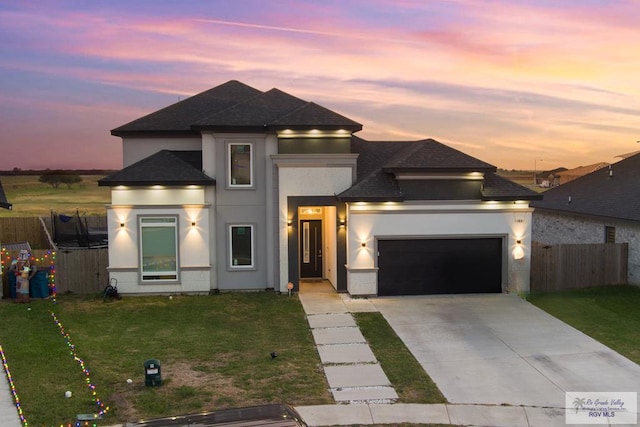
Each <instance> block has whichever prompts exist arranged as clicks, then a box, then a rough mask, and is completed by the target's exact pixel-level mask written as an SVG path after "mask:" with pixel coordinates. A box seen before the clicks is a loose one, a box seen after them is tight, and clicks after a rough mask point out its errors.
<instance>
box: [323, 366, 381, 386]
mask: <svg viewBox="0 0 640 427" xmlns="http://www.w3.org/2000/svg"><path fill="white" fill-rule="evenodd" d="M324 373H325V375H326V376H327V382H328V383H329V387H330V388H332V389H337V388H345V387H372V386H391V384H390V383H389V379H388V378H387V376H386V375H385V373H384V371H383V370H382V368H381V367H380V365H379V364H377V363H375V364H362V365H337V366H325V367H324Z"/></svg>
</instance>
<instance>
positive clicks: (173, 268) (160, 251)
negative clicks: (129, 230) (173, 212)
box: [139, 216, 178, 282]
mask: <svg viewBox="0 0 640 427" xmlns="http://www.w3.org/2000/svg"><path fill="white" fill-rule="evenodd" d="M139 224H140V277H141V280H142V282H158V281H176V280H178V244H177V242H178V218H177V217H175V216H167V217H160V216H157V217H156V216H153V217H140V223H139Z"/></svg>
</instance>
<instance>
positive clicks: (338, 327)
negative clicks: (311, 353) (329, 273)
mask: <svg viewBox="0 0 640 427" xmlns="http://www.w3.org/2000/svg"><path fill="white" fill-rule="evenodd" d="M300 286H301V292H300V301H301V302H302V305H303V307H304V310H305V312H306V313H307V319H308V321H309V326H310V327H311V332H312V334H313V338H314V340H315V343H316V346H317V348H318V354H319V355H320V360H321V361H322V367H323V369H324V373H325V376H326V378H327V382H328V383H329V389H330V390H331V394H332V395H333V398H334V400H335V401H336V402H338V403H391V402H394V401H395V400H396V399H398V395H397V394H396V392H395V390H394V389H393V387H392V386H391V383H390V382H389V379H388V378H387V376H386V375H385V373H384V371H383V370H382V368H381V367H380V364H379V363H378V361H377V360H376V358H375V356H374V355H373V352H372V351H371V349H370V348H369V345H368V344H367V342H366V340H365V339H364V336H362V333H361V332H360V329H359V328H358V327H357V326H356V322H355V320H354V318H353V316H352V315H351V313H350V312H349V309H348V308H347V305H346V304H345V303H344V302H343V300H342V299H341V298H340V297H339V296H338V295H337V294H336V293H335V291H334V290H333V288H332V287H331V286H330V285H328V284H326V283H323V282H319V283H302V284H301V285H300Z"/></svg>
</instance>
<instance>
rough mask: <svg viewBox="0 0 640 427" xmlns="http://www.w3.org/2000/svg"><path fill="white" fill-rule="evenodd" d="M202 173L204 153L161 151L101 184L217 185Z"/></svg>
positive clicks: (105, 179) (107, 178)
mask: <svg viewBox="0 0 640 427" xmlns="http://www.w3.org/2000/svg"><path fill="white" fill-rule="evenodd" d="M214 184H215V180H214V179H213V178H211V177H209V176H207V175H205V174H204V173H203V172H202V152H201V151H170V150H161V151H158V152H157V153H155V154H153V155H151V156H149V157H146V158H144V159H142V160H140V161H138V162H136V163H134V164H132V165H130V166H128V167H126V168H124V169H122V170H120V171H118V172H116V173H114V174H112V175H109V176H107V177H105V178H102V179H101V180H99V181H98V185H99V186H103V187H114V186H116V185H127V186H150V185H166V186H183V185H214Z"/></svg>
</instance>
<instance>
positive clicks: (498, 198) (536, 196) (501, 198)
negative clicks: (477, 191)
mask: <svg viewBox="0 0 640 427" xmlns="http://www.w3.org/2000/svg"><path fill="white" fill-rule="evenodd" d="M542 198H543V195H542V194H531V195H528V196H515V195H510V196H482V197H481V199H480V200H482V201H483V202H515V201H517V200H529V201H531V200H542Z"/></svg>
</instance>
